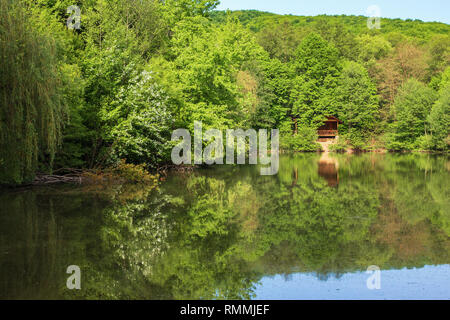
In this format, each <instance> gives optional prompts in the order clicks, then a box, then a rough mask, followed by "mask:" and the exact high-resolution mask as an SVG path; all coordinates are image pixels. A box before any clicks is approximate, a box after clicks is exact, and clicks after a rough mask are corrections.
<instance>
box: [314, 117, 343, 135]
mask: <svg viewBox="0 0 450 320" xmlns="http://www.w3.org/2000/svg"><path fill="white" fill-rule="evenodd" d="M340 123H342V121H340V120H339V119H338V118H336V117H333V116H328V117H327V120H326V121H325V123H324V124H323V126H321V127H320V128H319V129H318V131H317V134H318V135H319V139H323V138H336V137H337V136H338V135H339V124H340Z"/></svg>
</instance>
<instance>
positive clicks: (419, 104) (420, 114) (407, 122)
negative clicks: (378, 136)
mask: <svg viewBox="0 0 450 320" xmlns="http://www.w3.org/2000/svg"><path fill="white" fill-rule="evenodd" d="M436 98H437V94H436V92H435V91H434V90H433V89H431V88H429V87H427V86H425V85H424V84H423V83H421V82H419V81H417V80H415V79H410V80H408V81H407V82H406V83H405V84H404V85H403V86H402V87H401V88H400V90H399V93H398V95H397V96H396V98H395V102H394V105H393V106H392V112H393V116H394V119H395V121H394V122H393V123H392V125H391V136H390V140H389V142H388V145H387V146H388V148H389V149H394V150H402V149H409V150H411V149H413V148H414V147H415V143H416V140H417V139H418V138H419V137H420V136H422V135H424V134H427V133H428V132H427V126H426V120H427V116H428V115H429V114H430V112H431V109H432V107H433V104H434V102H435V101H436Z"/></svg>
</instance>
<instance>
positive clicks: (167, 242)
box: [0, 154, 450, 299]
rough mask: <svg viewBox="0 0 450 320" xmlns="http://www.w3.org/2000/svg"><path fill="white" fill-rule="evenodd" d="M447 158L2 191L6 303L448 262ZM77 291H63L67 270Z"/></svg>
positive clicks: (233, 170) (302, 164)
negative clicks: (72, 271) (78, 279)
mask: <svg viewBox="0 0 450 320" xmlns="http://www.w3.org/2000/svg"><path fill="white" fill-rule="evenodd" d="M449 169H450V163H449V159H448V158H447V157H445V156H431V155H419V154H407V155H395V154H390V155H377V154H363V155H327V156H325V157H324V156H323V155H320V154H298V155H289V156H288V155H285V156H283V157H282V158H281V159H280V172H279V174H278V175H277V176H273V177H271V176H260V175H259V170H258V168H256V167H253V166H235V167H232V166H222V167H215V168H210V169H203V170H198V171H196V172H194V173H189V174H182V173H177V174H175V173H174V174H171V175H170V176H169V177H168V178H167V180H166V181H164V182H163V183H162V184H161V185H160V186H159V187H158V188H150V187H149V188H142V187H134V188H133V187H125V186H122V187H116V188H115V189H111V190H110V189H108V190H88V191H86V190H84V189H74V188H68V187H64V188H62V187H58V189H50V188H45V189H32V190H22V191H2V192H1V193H0V208H1V211H0V298H2V299H19V298H20V299H28V298H39V299H54V298H63V299H80V298H81V299H94V298H95V299H118V298H122V299H251V298H252V297H254V289H255V285H257V284H258V281H259V280H260V279H261V278H262V277H264V276H270V275H276V274H281V275H285V276H286V277H289V275H290V274H292V273H297V272H308V273H315V274H316V275H317V277H318V278H319V279H322V280H324V281H326V279H328V278H329V277H330V276H331V277H339V275H342V274H344V273H347V272H354V271H362V270H365V269H366V268H367V267H368V266H369V265H378V266H380V267H381V268H382V269H384V270H386V269H402V268H404V267H407V268H412V267H416V268H420V267H422V266H424V265H439V264H448V263H450V216H449V212H450V210H449V209H450V204H449V199H450V197H449V192H450V190H449V188H448V180H449V176H450V175H449ZM69 265H78V266H80V268H81V270H82V290H80V291H70V290H67V289H66V279H67V277H68V275H67V274H66V268H67V267H68V266H69Z"/></svg>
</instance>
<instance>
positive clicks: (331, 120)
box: [325, 116, 342, 123]
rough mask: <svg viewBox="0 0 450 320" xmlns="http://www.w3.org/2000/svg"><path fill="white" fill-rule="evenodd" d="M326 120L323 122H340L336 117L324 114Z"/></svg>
mask: <svg viewBox="0 0 450 320" xmlns="http://www.w3.org/2000/svg"><path fill="white" fill-rule="evenodd" d="M326 118H327V120H326V121H325V122H339V123H342V121H341V120H339V119H338V118H336V117H335V116H326Z"/></svg>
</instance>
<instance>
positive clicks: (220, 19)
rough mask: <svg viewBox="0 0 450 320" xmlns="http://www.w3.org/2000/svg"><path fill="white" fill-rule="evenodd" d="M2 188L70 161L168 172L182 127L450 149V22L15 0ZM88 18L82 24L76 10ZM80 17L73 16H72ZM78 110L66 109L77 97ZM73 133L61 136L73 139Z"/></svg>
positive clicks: (311, 143) (309, 142)
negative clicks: (330, 133) (331, 119)
mask: <svg viewBox="0 0 450 320" xmlns="http://www.w3.org/2000/svg"><path fill="white" fill-rule="evenodd" d="M0 4H1V13H0V14H1V19H0V27H1V28H0V53H1V59H2V63H1V66H0V74H1V79H0V84H1V86H0V97H1V106H0V128H1V131H0V147H1V149H0V150H1V153H0V163H1V167H0V183H7V184H22V183H26V182H29V181H30V180H32V179H33V176H34V173H35V172H36V171H38V170H40V171H51V170H52V168H54V167H55V166H56V167H72V168H74V167H75V168H93V167H98V166H110V165H114V164H117V163H119V162H120V160H122V159H126V160H127V161H128V162H129V163H134V164H145V165H146V167H147V168H156V167H158V166H160V165H161V164H164V163H166V162H167V161H168V159H169V157H170V149H171V143H170V134H171V132H172V130H174V129H177V128H189V129H192V128H193V122H194V120H201V121H203V122H204V129H207V128H208V127H214V128H219V129H225V128H238V127H241V128H250V127H252V128H255V129H258V128H279V129H280V130H281V132H282V137H281V144H282V146H283V148H285V149H290V150H294V151H314V150H317V148H318V145H317V143H316V140H317V136H316V134H315V130H316V129H317V128H318V127H319V126H320V125H321V124H322V123H323V121H324V120H325V116H329V115H333V116H337V117H339V118H340V119H341V121H343V124H342V126H341V128H342V132H341V134H342V137H343V139H342V140H343V141H341V142H340V143H344V144H349V145H350V146H353V147H355V148H361V149H364V148H369V147H370V146H371V145H372V144H374V143H376V144H377V145H381V146H383V147H385V148H388V149H391V150H434V151H436V150H439V151H448V150H449V138H448V136H449V131H448V130H449V129H448V128H449V126H450V123H449V115H448V114H449V90H450V87H449V85H448V79H449V77H448V75H449V65H450V54H449V52H450V35H449V34H450V32H449V31H450V26H448V25H446V24H443V23H424V22H421V21H418V20H414V21H412V20H406V21H402V20H399V19H394V20H390V19H382V22H381V29H380V30H370V29H368V28H367V19H366V18H364V17H355V16H317V17H297V16H279V15H275V14H270V13H264V12H257V11H238V12H218V11H214V8H216V6H217V4H218V1H207V0H182V1H180V0H177V1H175V0H173V1H172V0H171V1H157V0H122V1H119V0H112V1H106V0H89V1H72V0H70V1H69V0H61V1H53V0H38V1H30V0H20V1H11V0H0ZM74 4H75V5H78V6H79V7H80V9H81V22H80V28H79V29H77V28H75V29H73V28H68V24H67V20H68V18H69V22H70V19H71V18H70V16H71V15H73V12H72V13H68V12H67V8H68V7H69V6H71V5H74ZM69 26H70V24H69ZM65 106H67V107H65ZM60 142H62V143H60Z"/></svg>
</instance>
